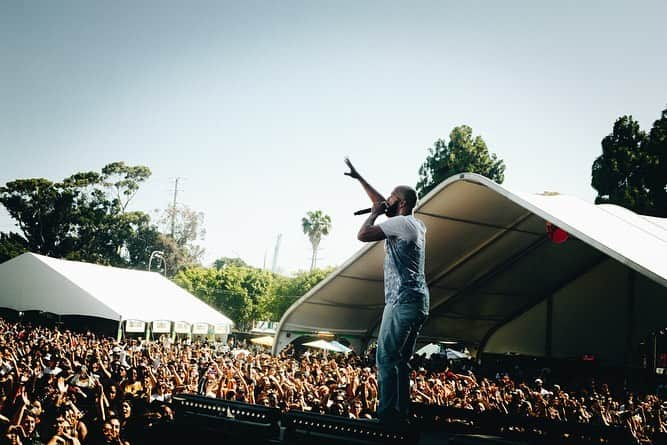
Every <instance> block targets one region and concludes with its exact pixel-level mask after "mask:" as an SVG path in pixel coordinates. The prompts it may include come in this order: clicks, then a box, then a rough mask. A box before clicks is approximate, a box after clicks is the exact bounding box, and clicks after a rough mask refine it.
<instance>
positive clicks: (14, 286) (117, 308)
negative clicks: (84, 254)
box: [0, 253, 233, 326]
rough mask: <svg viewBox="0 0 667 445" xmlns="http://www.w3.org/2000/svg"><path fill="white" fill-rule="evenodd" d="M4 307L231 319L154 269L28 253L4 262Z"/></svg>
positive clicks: (0, 294)
mask: <svg viewBox="0 0 667 445" xmlns="http://www.w3.org/2000/svg"><path fill="white" fill-rule="evenodd" d="M0 307H7V308H10V309H14V310H16V311H29V310H41V311H46V312H51V313H54V314H58V315H85V316H92V317H100V318H106V319H109V320H119V321H120V320H142V321H145V322H151V321H155V320H169V321H185V322H188V323H190V324H194V323H209V324H212V325H216V326H220V325H226V326H231V325H232V324H233V323H232V321H231V320H230V319H229V318H227V317H225V316H224V315H222V314H221V313H220V312H218V311H216V310H215V309H213V308H211V307H210V306H208V305H207V304H205V303H204V302H202V301H201V300H199V299H198V298H197V297H195V296H193V295H191V294H190V293H188V292H186V291H185V290H183V289H181V288H180V287H179V286H177V285H176V284H174V283H172V282H171V281H169V280H168V279H166V278H165V277H163V276H162V275H160V274H158V273H156V272H144V271H137V270H129V269H120V268H116V267H108V266H100V265H96V264H89V263H81V262H76V261H66V260H59V259H54V258H50V257H45V256H41V255H36V254H34V253H25V254H23V255H20V256H18V257H16V258H13V259H11V260H9V261H6V262H4V263H2V264H0Z"/></svg>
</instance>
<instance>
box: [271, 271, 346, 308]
mask: <svg viewBox="0 0 667 445" xmlns="http://www.w3.org/2000/svg"><path fill="white" fill-rule="evenodd" d="M333 270H334V268H333V267H329V268H326V269H313V270H311V271H307V272H299V273H297V274H296V275H295V276H294V277H290V278H288V277H281V276H276V286H275V289H276V290H275V294H274V295H273V298H272V299H271V301H270V302H269V304H268V307H267V312H269V314H270V320H271V321H278V320H280V319H281V318H282V316H283V314H284V313H285V311H287V309H288V308H289V307H290V306H292V305H293V304H294V303H295V302H296V300H298V299H299V298H301V297H302V296H303V295H306V293H308V291H310V290H311V289H312V288H313V287H315V286H316V285H317V284H319V282H320V281H322V280H323V279H324V278H326V277H327V276H328V275H329V274H331V272H333Z"/></svg>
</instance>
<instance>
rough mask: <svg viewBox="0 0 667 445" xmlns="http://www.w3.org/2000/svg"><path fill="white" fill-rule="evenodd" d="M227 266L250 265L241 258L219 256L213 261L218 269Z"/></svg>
mask: <svg viewBox="0 0 667 445" xmlns="http://www.w3.org/2000/svg"><path fill="white" fill-rule="evenodd" d="M227 266H237V267H250V266H249V265H248V263H246V262H245V261H243V260H242V259H241V258H238V257H236V258H229V257H222V258H218V259H217V260H215V261H214V262H213V267H215V268H216V269H222V268H223V267H227Z"/></svg>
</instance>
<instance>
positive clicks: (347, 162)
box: [345, 158, 361, 179]
mask: <svg viewBox="0 0 667 445" xmlns="http://www.w3.org/2000/svg"><path fill="white" fill-rule="evenodd" d="M345 165H347V166H348V167H349V168H350V171H349V172H347V173H345V175H347V176H349V177H351V178H354V179H361V175H360V174H359V172H358V171H357V169H356V168H354V166H353V165H352V162H350V158H345Z"/></svg>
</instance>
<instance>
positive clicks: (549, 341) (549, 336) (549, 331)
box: [544, 294, 554, 358]
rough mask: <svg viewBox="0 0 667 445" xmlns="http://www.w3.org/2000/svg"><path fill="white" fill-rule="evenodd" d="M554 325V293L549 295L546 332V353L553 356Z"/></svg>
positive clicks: (549, 356)
mask: <svg viewBox="0 0 667 445" xmlns="http://www.w3.org/2000/svg"><path fill="white" fill-rule="evenodd" d="M553 327H554V294H550V295H549V296H548V297H547V323H546V327H545V332H544V355H545V356H546V357H548V358H551V348H552V346H553Z"/></svg>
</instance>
